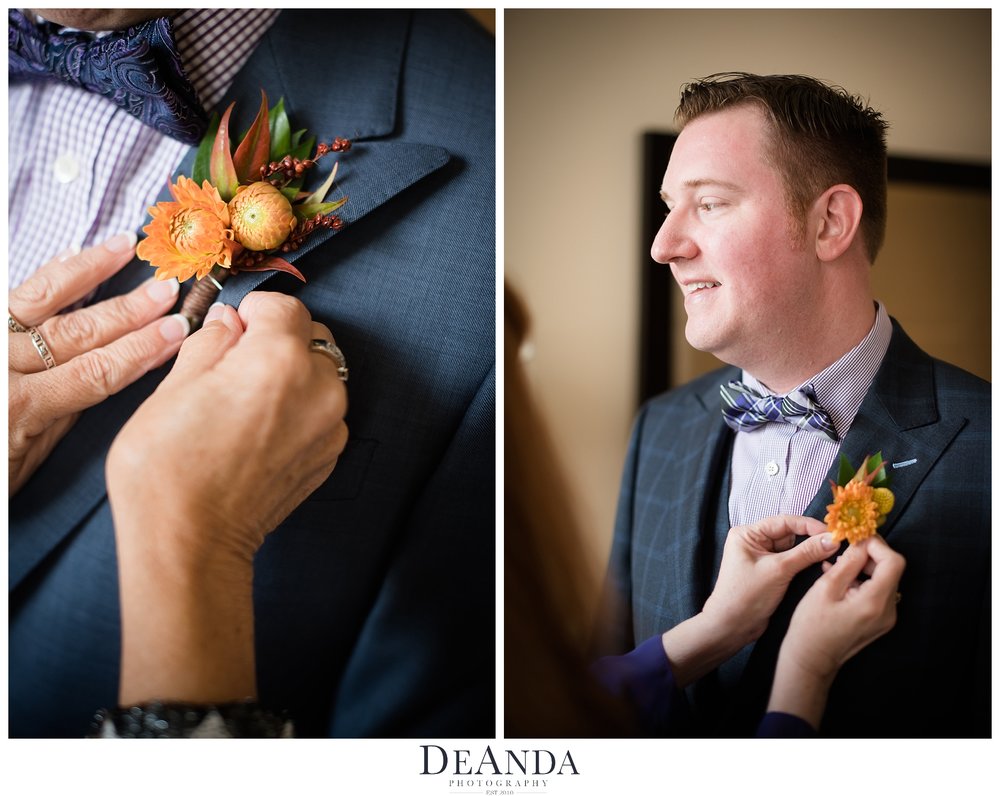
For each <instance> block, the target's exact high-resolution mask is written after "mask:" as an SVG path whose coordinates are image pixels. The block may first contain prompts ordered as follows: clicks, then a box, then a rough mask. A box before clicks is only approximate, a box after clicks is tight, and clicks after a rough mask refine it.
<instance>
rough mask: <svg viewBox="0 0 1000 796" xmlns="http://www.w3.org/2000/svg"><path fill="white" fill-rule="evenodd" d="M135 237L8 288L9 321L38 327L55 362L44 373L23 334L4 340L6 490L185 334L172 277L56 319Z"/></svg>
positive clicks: (116, 265) (58, 261) (123, 255)
mask: <svg viewBox="0 0 1000 796" xmlns="http://www.w3.org/2000/svg"><path fill="white" fill-rule="evenodd" d="M134 254H135V237H134V236H133V235H131V234H121V235H116V236H115V237H113V238H111V239H110V240H108V241H106V242H105V243H104V244H103V245H101V246H95V247H93V248H91V249H87V250H85V251H82V252H80V253H78V254H71V253H67V254H66V255H64V256H60V257H56V258H55V259H53V260H51V261H49V262H48V263H46V264H45V265H43V266H42V267H41V268H40V269H38V271H36V272H35V273H34V274H33V275H32V276H31V277H29V278H28V279H27V280H26V281H25V282H24V283H23V284H21V285H20V286H18V287H17V288H15V289H14V290H12V291H11V292H10V295H9V297H8V307H9V311H10V313H11V315H12V316H13V317H14V318H15V319H16V320H17V321H19V322H20V323H21V324H22V325H23V326H25V327H28V328H29V329H31V328H32V327H34V328H36V329H37V333H38V334H39V335H40V336H41V340H42V341H44V345H45V346H47V348H48V351H49V353H50V354H51V357H52V360H53V361H54V362H55V366H54V367H51V363H49V364H50V367H48V368H47V367H46V363H45V361H43V359H42V356H41V354H40V352H39V350H38V349H37V348H36V344H35V343H33V342H32V337H31V334H30V332H16V333H10V334H8V335H7V351H8V376H9V383H8V397H9V403H8V408H7V419H8V466H9V470H8V482H7V484H8V489H9V494H10V495H13V494H15V493H16V492H17V491H18V490H19V489H20V488H21V487H22V486H23V485H24V483H25V482H26V481H27V480H28V478H30V477H31V475H32V473H34V472H35V470H36V469H38V467H39V465H40V464H41V463H42V462H43V461H44V460H45V458H46V457H47V456H48V455H49V453H50V452H51V451H52V448H53V447H55V444H56V443H57V442H58V441H59V440H60V439H62V437H63V436H64V435H65V434H66V432H67V431H69V429H70V427H71V426H72V425H73V423H74V422H75V421H76V419H77V417H79V414H80V412H82V411H83V410H84V409H87V408H88V407H91V406H94V405H95V404H98V403H100V402H101V401H103V400H104V399H105V398H107V397H108V396H109V395H113V394H114V393H116V392H118V391H119V390H121V389H122V388H124V387H126V386H127V385H129V384H131V383H132V382H133V381H135V380H136V379H138V378H139V377H140V376H142V375H143V374H145V373H146V372H148V371H150V370H152V369H153V368H156V367H159V366H160V365H162V364H163V363H164V362H166V361H167V360H168V359H169V358H170V357H172V356H173V355H174V354H175V353H176V352H177V349H178V348H179V347H180V344H181V341H182V340H183V339H184V337H185V336H186V335H187V333H188V330H189V327H188V324H187V321H186V320H184V319H183V318H182V317H181V316H179V315H171V316H169V317H166V318H164V317H161V316H162V315H163V314H164V313H165V312H167V310H169V309H170V308H171V307H172V306H173V305H174V303H175V302H176V300H177V293H178V285H177V281H176V280H170V281H166V282H158V281H156V280H154V279H149V280H148V281H147V282H145V283H144V284H142V285H140V286H139V287H137V288H136V289H135V290H133V291H132V292H131V293H127V294H125V295H122V296H116V297H115V298H111V299H108V300H107V301H102V302H99V303H97V304H94V305H93V306H90V307H86V308H84V309H78V310H75V311H74V312H68V313H66V314H62V315H60V314H59V312H60V310H63V309H64V308H66V307H68V306H71V305H72V304H73V303H74V302H76V301H78V300H80V299H81V298H84V297H85V296H87V295H88V294H89V293H90V292H91V291H93V289H94V288H96V287H97V286H98V285H99V284H101V283H102V282H104V281H105V280H106V279H108V278H109V277H110V276H112V275H113V274H115V273H116V272H117V271H119V270H120V269H121V268H122V267H123V266H125V265H126V264H127V263H129V262H130V261H131V260H132V258H133V256H134Z"/></svg>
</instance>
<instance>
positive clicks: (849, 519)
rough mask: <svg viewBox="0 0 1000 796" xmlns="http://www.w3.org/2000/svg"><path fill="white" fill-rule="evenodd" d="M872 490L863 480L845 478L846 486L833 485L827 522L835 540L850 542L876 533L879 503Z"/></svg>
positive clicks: (825, 519)
mask: <svg viewBox="0 0 1000 796" xmlns="http://www.w3.org/2000/svg"><path fill="white" fill-rule="evenodd" d="M873 491H874V490H873V489H872V488H871V486H869V485H868V484H865V483H863V482H862V481H853V480H852V481H848V482H847V485H846V486H836V485H834V486H833V503H831V504H830V505H829V506H827V507H826V511H827V514H826V517H825V518H824V519H823V522H825V523H826V524H827V526H828V527H829V529H830V533H832V534H833V538H834V540H835V541H838V542H841V541H843V540H844V539H846V540H847V541H848V542H850V543H851V544H854V543H855V542H860V541H861V540H862V539H867V538H868V537H869V536H874V535H875V528H876V526H877V525H878V519H879V505H878V503H876V501H875V498H874V497H873V496H872V493H873Z"/></svg>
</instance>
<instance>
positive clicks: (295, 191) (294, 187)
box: [281, 180, 302, 202]
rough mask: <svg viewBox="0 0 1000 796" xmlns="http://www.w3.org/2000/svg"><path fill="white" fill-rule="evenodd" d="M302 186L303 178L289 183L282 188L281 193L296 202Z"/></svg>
mask: <svg viewBox="0 0 1000 796" xmlns="http://www.w3.org/2000/svg"><path fill="white" fill-rule="evenodd" d="M300 187H302V180H295V181H294V182H290V183H288V185H286V186H285V187H284V188H282V189H281V194H282V196H284V197H285V198H286V199H287V200H288V201H289V202H294V201H295V199H296V198H297V197H298V195H299V188H300Z"/></svg>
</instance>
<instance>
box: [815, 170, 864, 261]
mask: <svg viewBox="0 0 1000 796" xmlns="http://www.w3.org/2000/svg"><path fill="white" fill-rule="evenodd" d="M863 209H864V203H863V202H862V201H861V197H860V196H859V195H858V192H857V191H855V190H854V189H853V188H852V187H851V186H850V185H834V186H832V187H831V188H827V189H826V190H825V191H824V192H823V193H822V195H821V196H820V197H819V198H818V199H817V200H816V202H815V203H814V204H813V212H814V213H815V214H816V217H817V221H818V223H817V226H816V256H817V257H818V258H819V259H820V260H821V261H823V262H830V261H831V260H836V259H837V258H838V257H840V255H842V254H843V253H844V252H845V251H847V249H848V248H849V247H850V245H851V243H853V242H854V239H855V237H857V234H858V227H859V226H860V224H861V211H862V210H863Z"/></svg>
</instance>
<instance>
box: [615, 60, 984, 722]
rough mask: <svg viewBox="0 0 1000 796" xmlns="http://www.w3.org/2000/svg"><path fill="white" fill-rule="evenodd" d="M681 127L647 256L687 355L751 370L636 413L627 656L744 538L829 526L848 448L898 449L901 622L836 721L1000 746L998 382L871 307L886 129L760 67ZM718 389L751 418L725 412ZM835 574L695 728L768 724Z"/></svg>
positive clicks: (703, 593) (855, 451) (702, 595)
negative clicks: (676, 292) (678, 307)
mask: <svg viewBox="0 0 1000 796" xmlns="http://www.w3.org/2000/svg"><path fill="white" fill-rule="evenodd" d="M677 117H678V121H679V123H680V126H681V132H680V134H679V136H678V139H677V142H676V144H675V146H674V149H673V153H672V155H671V159H670V163H669V165H668V167H667V170H666V173H665V175H664V178H663V183H662V191H661V193H662V196H663V200H664V202H665V204H666V208H667V217H666V219H665V220H664V222H663V224H662V226H661V228H660V230H659V232H658V234H657V236H656V239H655V240H654V242H653V246H652V256H653V258H654V259H655V260H656V261H657V262H660V263H664V264H668V265H669V266H670V268H671V271H672V273H673V275H674V277H675V279H676V280H677V282H678V284H679V286H680V288H681V289H682V290H683V292H684V303H685V309H686V312H687V326H686V336H687V339H688V341H689V342H690V343H691V345H693V346H694V347H695V348H698V349H700V350H704V351H709V352H711V353H713V354H714V355H716V356H717V357H718V358H719V359H721V360H722V361H723V362H726V363H729V364H731V365H732V366H733V367H729V368H724V369H722V370H720V371H716V372H714V373H710V374H708V375H707V376H704V377H702V378H699V379H697V380H696V381H694V382H692V383H691V384H688V385H686V386H684V387H681V388H680V389H677V390H674V391H671V392H669V393H666V394H664V395H661V396H659V397H657V398H654V399H653V400H651V401H650V402H649V403H647V404H646V405H645V406H644V407H643V408H642V409H641V411H640V413H639V416H638V419H637V421H636V423H635V427H634V431H633V436H632V440H631V444H630V448H629V453H628V458H627V461H626V465H625V471H624V476H623V481H622V490H621V495H620V502H619V508H618V515H617V520H616V527H615V534H614V541H613V547H612V553H611V563H610V572H609V587H610V592H611V596H612V598H613V600H614V604H616V605H617V607H618V609H619V610H618V613H617V616H616V618H615V620H613V621H611V622H610V623H609V624H608V627H607V628H606V630H607V633H608V639H609V640H610V643H609V650H610V651H613V652H619V653H621V652H625V651H627V650H628V649H631V648H632V647H633V646H635V645H636V644H637V643H639V642H642V641H643V640H645V639H647V638H649V637H651V636H653V635H656V634H659V633H662V632H663V631H664V630H666V629H668V628H670V627H672V626H674V625H676V624H677V623H678V622H680V621H682V620H684V619H686V618H688V617H689V616H692V615H693V614H695V613H697V612H698V611H699V610H700V609H701V607H702V605H703V603H704V601H705V599H706V598H707V597H708V595H709V594H710V592H711V590H712V586H713V584H714V582H715V578H716V577H717V575H718V570H719V562H720V559H721V555H722V547H723V543H724V541H725V538H726V534H727V533H728V530H729V528H730V527H732V526H736V525H743V524H749V523H753V522H756V521H758V520H760V519H762V518H764V517H766V516H769V515H774V514H782V513H783V514H805V515H808V516H812V517H816V518H818V519H820V520H822V519H823V518H824V516H825V513H826V506H827V504H828V503H830V502H831V492H830V486H829V479H831V478H832V479H836V477H837V475H836V474H837V465H838V460H839V458H840V456H841V454H843V455H844V456H846V457H847V459H848V460H849V461H850V462H851V464H852V465H853V466H854V467H855V468H856V467H858V466H860V465H861V463H862V461H863V460H864V458H865V457H866V456H868V455H872V454H875V453H878V452H881V453H882V455H883V457H884V458H885V460H886V463H887V465H886V466H887V472H888V474H889V475H890V476H891V479H892V481H891V489H892V491H893V492H894V494H895V507H894V508H893V509H892V511H891V512H890V513H889V515H888V518H887V522H886V523H885V525H883V526H882V527H881V528H880V533H881V534H882V536H883V537H884V538H885V539H886V541H887V542H888V543H889V544H890V545H891V546H892V547H893V548H895V549H896V550H897V551H898V552H900V553H901V554H902V555H903V556H904V557H905V558H906V561H907V568H906V573H905V575H904V576H903V580H902V583H901V586H900V594H901V597H900V603H899V610H898V624H897V626H896V627H895V628H894V629H893V630H892V631H891V632H890V633H889V634H887V635H886V636H885V637H883V638H881V639H879V640H878V641H876V642H875V643H873V644H871V645H870V646H869V647H868V648H866V649H864V650H863V651H862V652H860V653H858V654H857V656H856V657H855V658H853V659H851V660H850V661H849V662H848V663H847V664H846V665H844V666H843V668H842V669H841V671H840V674H839V675H838V677H837V679H836V681H835V683H834V686H833V689H832V691H831V694H830V699H829V702H828V708H827V711H826V714H825V717H824V720H823V723H822V726H821V727H819V728H818V729H819V730H820V732H821V733H823V734H826V735H832V736H854V737H866V736H878V737H890V736H985V735H988V734H989V732H990V710H989V704H990V690H989V682H990V681H989V672H990V666H989V663H990V564H989V561H990V556H989V552H990V385H989V384H988V383H986V382H983V381H982V380H981V379H978V378H976V377H974V376H972V375H970V374H968V373H965V372H963V371H961V370H959V369H957V368H955V367H952V366H950V365H947V364H945V363H943V362H940V361H937V360H934V359H932V358H931V357H929V356H928V355H927V354H925V353H924V352H923V351H921V350H920V349H919V348H918V347H917V346H916V345H915V344H914V343H913V342H912V341H911V340H910V339H909V338H908V337H907V336H906V334H905V332H904V331H903V330H902V328H900V326H899V325H898V323H896V322H895V321H893V320H891V319H890V317H889V316H888V314H887V309H886V307H885V306H883V305H882V304H881V303H880V302H876V301H875V300H874V297H873V295H872V291H871V286H870V282H869V272H870V269H871V267H872V263H873V262H874V260H875V257H876V255H877V253H878V251H879V247H880V246H881V243H882V240H883V236H884V230H885V223H886V177H885V174H886V170H885V169H886V147H885V130H886V125H885V123H884V121H883V120H882V118H881V116H880V115H879V114H878V113H877V112H876V111H874V110H873V109H871V108H869V107H867V106H866V104H865V103H863V102H862V101H860V100H859V99H857V98H855V97H852V96H850V95H849V94H848V93H847V92H845V91H843V90H840V89H834V88H830V87H828V86H826V85H825V84H823V83H821V82H819V81H816V80H813V79H811V78H804V77H798V76H770V77H760V76H755V75H747V74H729V75H718V76H713V77H711V78H706V79H705V80H703V81H699V82H696V83H693V84H691V85H689V86H687V87H685V89H684V91H683V92H682V98H681V103H680V106H679V108H678V114H677ZM928 289H932V288H931V286H928ZM890 300H891V297H890ZM720 387H725V388H726V390H725V392H726V395H727V396H728V403H729V404H732V403H733V402H734V401H736V400H739V401H745V402H748V403H745V404H741V405H742V406H753V408H754V411H755V412H756V413H757V418H756V419H754V418H753V417H750V416H751V415H753V414H754V412H750V413H744V414H743V415H742V416H740V415H739V413H736V415H734V413H732V412H730V413H729V417H728V419H727V418H725V417H724V414H723V412H722V411H720V404H721V403H722V402H720ZM782 403H786V404H789V405H791V406H792V408H793V409H794V411H792V412H790V413H786V412H785V411H781V412H779V411H778V409H777V408H776V407H777V406H779V405H780V404H782ZM768 407H770V408H771V409H768ZM772 409H773V411H771V410H772ZM748 417H750V419H749V420H748V419H747V418H748ZM758 421H759V422H758ZM766 421H772V422H766ZM819 574H820V567H819V566H815V567H812V568H810V569H807V570H806V571H804V572H803V573H802V574H800V575H799V576H798V577H797V578H796V579H795V580H794V581H793V582H792V584H791V586H790V587H789V590H788V592H787V594H786V596H785V598H784V600H783V602H782V603H781V605H780V606H779V608H778V609H777V611H776V612H775V614H774V615H773V616H772V618H771V620H770V623H769V625H768V627H767V630H766V631H765V632H764V634H763V635H762V636H761V637H760V638H759V639H758V640H757V641H756V642H755V643H753V644H751V645H748V646H747V647H746V648H744V649H743V650H742V651H741V652H740V653H739V654H738V655H737V656H736V657H735V658H734V659H732V660H731V661H728V662H727V663H726V664H724V665H723V666H721V667H720V668H719V669H718V670H717V671H716V672H714V673H713V674H712V675H711V676H709V677H707V678H705V679H704V680H702V681H701V682H699V683H697V684H696V685H695V686H694V687H692V688H691V689H689V691H688V698H689V700H690V703H691V707H692V712H693V714H694V716H695V718H696V721H697V722H698V724H697V726H696V728H695V730H694V731H695V732H697V733H700V734H703V735H708V736H715V735H722V736H732V735H742V734H749V733H751V732H752V728H753V726H754V722H756V721H757V720H758V719H759V718H760V716H761V715H762V713H763V711H764V708H765V706H766V703H767V698H768V692H769V689H770V684H771V678H772V676H773V673H774V666H775V660H776V657H777V652H778V649H779V647H780V644H781V640H782V638H783V636H784V633H785V631H786V629H787V627H788V623H789V620H790V618H791V614H792V611H793V610H794V608H795V605H796V604H797V602H798V600H799V599H800V598H801V596H802V595H803V594H804V593H805V591H806V590H807V589H808V588H809V586H810V585H811V584H812V583H813V582H814V581H815V580H816V578H817V577H818V576H819Z"/></svg>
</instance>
